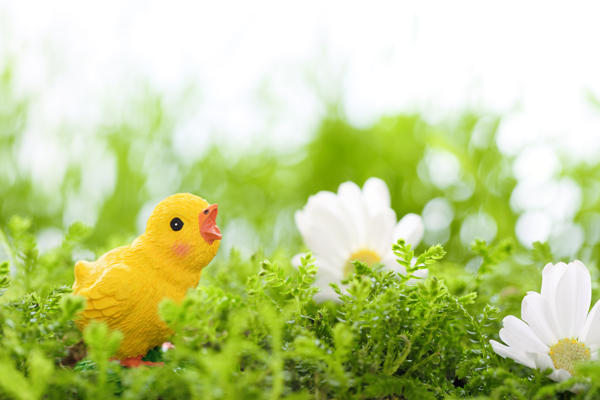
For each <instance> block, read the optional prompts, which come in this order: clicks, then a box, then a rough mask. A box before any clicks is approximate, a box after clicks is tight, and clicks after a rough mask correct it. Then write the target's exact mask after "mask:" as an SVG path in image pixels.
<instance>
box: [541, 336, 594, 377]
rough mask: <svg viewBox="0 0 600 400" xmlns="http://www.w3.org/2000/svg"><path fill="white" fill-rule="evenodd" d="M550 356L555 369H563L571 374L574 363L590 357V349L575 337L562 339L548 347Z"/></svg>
mask: <svg viewBox="0 0 600 400" xmlns="http://www.w3.org/2000/svg"><path fill="white" fill-rule="evenodd" d="M550 358H551V359H552V362H553V363H554V367H555V368H556V369H564V370H565V371H567V372H569V373H570V374H571V375H573V371H574V368H573V367H574V365H575V363H577V362H579V361H585V360H589V359H590V358H591V355H590V349H589V348H588V347H586V345H585V344H583V343H581V342H578V341H577V340H575V339H563V340H561V341H559V342H558V343H556V344H555V345H554V346H552V347H550Z"/></svg>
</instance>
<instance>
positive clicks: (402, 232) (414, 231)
mask: <svg viewBox="0 0 600 400" xmlns="http://www.w3.org/2000/svg"><path fill="white" fill-rule="evenodd" d="M424 233H425V224H423V218H421V216H420V215H417V214H406V215H405V216H404V217H403V218H402V219H401V220H400V222H398V223H397V224H396V227H395V228H394V242H397V241H398V239H400V238H402V239H404V240H406V243H409V244H412V246H413V248H415V247H416V246H418V245H419V243H421V239H423V234H424Z"/></svg>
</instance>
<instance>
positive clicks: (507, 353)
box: [490, 340, 535, 368]
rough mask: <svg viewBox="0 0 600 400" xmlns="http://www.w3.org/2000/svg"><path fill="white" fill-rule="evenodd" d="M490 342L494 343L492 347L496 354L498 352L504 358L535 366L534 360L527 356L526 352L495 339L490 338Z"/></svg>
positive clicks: (531, 366) (530, 366)
mask: <svg viewBox="0 0 600 400" xmlns="http://www.w3.org/2000/svg"><path fill="white" fill-rule="evenodd" d="M490 344H491V345H492V348H493V349H494V351H495V352H496V354H498V355H499V356H501V357H504V358H506V357H508V358H512V359H513V360H515V361H516V362H518V363H519V364H523V365H525V366H527V367H529V368H535V364H534V362H533V360H531V359H530V358H529V357H527V355H526V354H525V352H523V351H520V350H517V349H513V348H512V347H508V346H505V345H503V344H502V343H499V342H496V341H495V340H490Z"/></svg>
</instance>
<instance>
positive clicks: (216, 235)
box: [198, 204, 222, 244]
mask: <svg viewBox="0 0 600 400" xmlns="http://www.w3.org/2000/svg"><path fill="white" fill-rule="evenodd" d="M218 213H219V206H218V205H216V204H212V205H210V206H208V207H207V208H205V209H204V210H202V212H201V213H200V215H199V216H198V222H199V224H200V235H201V236H202V239H204V241H205V242H206V243H208V244H213V242H214V241H215V240H221V238H222V235H221V231H220V230H219V227H218V226H217V224H216V221H215V220H216V219H217V214H218Z"/></svg>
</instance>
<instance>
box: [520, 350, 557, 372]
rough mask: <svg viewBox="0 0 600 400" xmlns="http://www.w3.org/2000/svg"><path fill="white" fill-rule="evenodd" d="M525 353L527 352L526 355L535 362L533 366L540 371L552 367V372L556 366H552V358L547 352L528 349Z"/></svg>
mask: <svg viewBox="0 0 600 400" xmlns="http://www.w3.org/2000/svg"><path fill="white" fill-rule="evenodd" d="M525 354H527V357H529V358H531V359H532V360H533V362H534V363H535V368H537V369H539V370H540V371H544V370H546V369H548V368H550V369H552V372H554V371H556V368H554V364H553V363H552V359H551V358H550V356H549V355H548V353H536V352H531V351H528V352H526V353H525Z"/></svg>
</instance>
